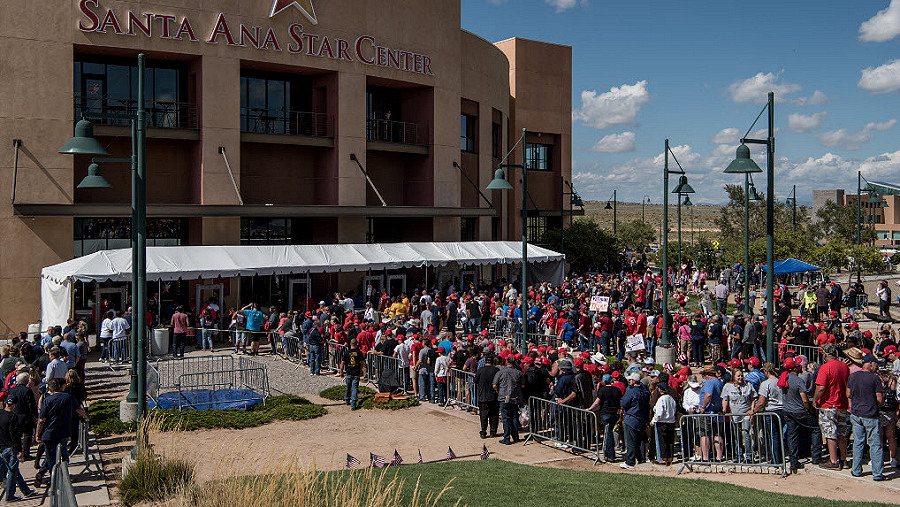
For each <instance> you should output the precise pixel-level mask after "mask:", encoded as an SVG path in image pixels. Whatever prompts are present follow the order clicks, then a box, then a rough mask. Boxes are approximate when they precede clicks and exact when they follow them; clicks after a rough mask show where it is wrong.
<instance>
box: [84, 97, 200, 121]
mask: <svg viewBox="0 0 900 507" xmlns="http://www.w3.org/2000/svg"><path fill="white" fill-rule="evenodd" d="M144 108H145V109H146V111H147V125H146V126H147V127H150V128H167V129H197V128H200V123H199V121H198V116H197V105H196V104H191V103H189V102H169V101H164V100H148V101H145V102H144ZM105 113H113V114H121V115H134V114H135V113H137V100H134V99H111V98H92V97H85V96H81V97H75V118H76V119H79V118H82V117H86V118H88V119H90V120H91V121H92V122H93V123H94V124H95V125H109V126H114V127H130V126H131V121H130V120H127V119H119V118H98V117H96V116H93V115H101V114H105ZM92 116H93V117H92Z"/></svg>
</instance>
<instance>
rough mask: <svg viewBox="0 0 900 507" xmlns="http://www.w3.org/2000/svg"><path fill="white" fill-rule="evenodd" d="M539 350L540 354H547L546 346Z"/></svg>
mask: <svg viewBox="0 0 900 507" xmlns="http://www.w3.org/2000/svg"><path fill="white" fill-rule="evenodd" d="M537 350H538V352H540V353H541V354H543V353H544V352H547V347H544V346H543V345H542V346H540V347H538V349H537Z"/></svg>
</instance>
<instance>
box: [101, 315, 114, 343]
mask: <svg viewBox="0 0 900 507" xmlns="http://www.w3.org/2000/svg"><path fill="white" fill-rule="evenodd" d="M111 325H112V319H103V322H102V323H101V324H100V338H112V327H110V326H111Z"/></svg>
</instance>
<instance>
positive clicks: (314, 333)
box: [306, 326, 325, 375]
mask: <svg viewBox="0 0 900 507" xmlns="http://www.w3.org/2000/svg"><path fill="white" fill-rule="evenodd" d="M324 342H325V338H324V337H323V336H322V328H320V327H318V326H313V327H312V329H310V330H309V334H308V335H306V349H307V352H308V353H309V354H308V355H307V360H308V361H309V373H310V374H311V375H319V374H320V369H321V367H322V344H323V343H324Z"/></svg>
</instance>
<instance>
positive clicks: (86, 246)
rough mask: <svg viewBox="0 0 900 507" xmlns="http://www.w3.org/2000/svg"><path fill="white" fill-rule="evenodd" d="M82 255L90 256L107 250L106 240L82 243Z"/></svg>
mask: <svg viewBox="0 0 900 507" xmlns="http://www.w3.org/2000/svg"><path fill="white" fill-rule="evenodd" d="M81 245H82V246H81V255H90V254H92V253H95V252H99V251H101V250H106V240H105V239H86V240H83V241H82V242H81Z"/></svg>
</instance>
